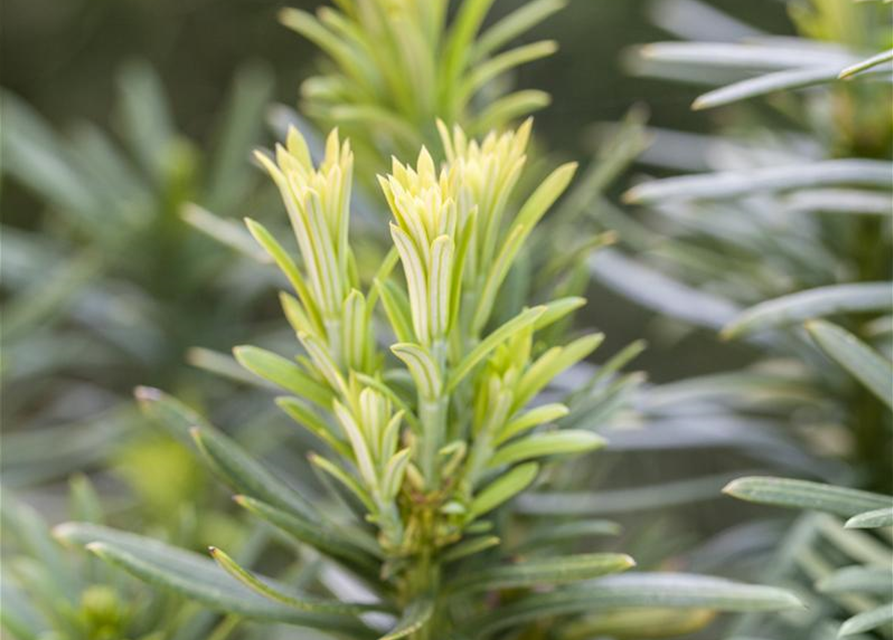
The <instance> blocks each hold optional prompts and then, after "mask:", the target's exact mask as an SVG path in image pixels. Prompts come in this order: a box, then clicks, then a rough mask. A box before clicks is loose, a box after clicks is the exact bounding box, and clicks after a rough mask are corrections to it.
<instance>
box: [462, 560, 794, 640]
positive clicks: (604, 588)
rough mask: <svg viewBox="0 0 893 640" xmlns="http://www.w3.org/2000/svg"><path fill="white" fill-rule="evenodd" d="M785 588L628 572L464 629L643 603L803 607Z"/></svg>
mask: <svg viewBox="0 0 893 640" xmlns="http://www.w3.org/2000/svg"><path fill="white" fill-rule="evenodd" d="M802 606H803V605H802V603H801V602H800V601H799V600H798V599H797V598H796V597H795V596H794V595H793V594H791V593H790V592H789V591H785V590H784V589H779V588H776V587H764V586H756V585H749V584H742V583H739V582H733V581H731V580H725V579H723V578H713V577H710V576H698V575H690V574H677V573H630V574H627V575H621V576H608V577H606V578H601V579H599V580H597V581H594V582H592V583H591V584H587V585H586V586H573V587H566V588H563V589H556V590H555V591H551V592H548V593H537V594H533V595H530V596H527V597H525V598H522V599H520V600H518V601H516V602H514V603H512V604H509V605H507V606H504V607H501V608H499V609H498V610H495V611H493V612H490V613H486V614H483V615H481V616H479V617H477V618H472V619H471V620H469V621H468V623H467V624H466V626H465V627H464V628H465V629H467V630H469V631H470V630H474V632H475V633H476V634H481V635H487V634H493V633H495V632H497V631H500V630H502V629H507V628H511V627H515V626H518V625H520V624H523V623H526V622H529V621H531V620H540V619H543V618H545V617H548V616H559V615H571V614H579V613H592V612H595V611H602V610H605V611H609V610H610V611H613V610H616V609H626V608H636V609H638V608H643V607H662V608H666V607H674V608H675V607H682V608H695V609H714V610H717V611H777V610H783V609H791V608H796V607H802Z"/></svg>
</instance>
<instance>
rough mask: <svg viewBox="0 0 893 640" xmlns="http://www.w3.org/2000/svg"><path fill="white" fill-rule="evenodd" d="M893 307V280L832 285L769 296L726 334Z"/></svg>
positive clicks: (745, 312) (742, 332) (730, 334)
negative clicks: (772, 297) (773, 297)
mask: <svg viewBox="0 0 893 640" xmlns="http://www.w3.org/2000/svg"><path fill="white" fill-rule="evenodd" d="M890 307H893V283H890V282H861V283H854V284H840V285H831V286H827V287H818V288H816V289H808V290H806V291H798V292H797V293H792V294H790V295H786V296H782V297H780V298H775V299H773V300H767V301H766V302H761V303H760V304H758V305H756V306H753V307H751V308H749V309H747V310H745V311H744V312H743V313H742V314H741V315H739V316H738V317H737V318H735V319H734V320H733V321H732V322H731V323H729V324H728V325H726V327H725V328H724V329H723V330H722V335H723V337H726V338H731V337H734V336H738V335H743V334H747V333H751V332H753V331H759V330H761V329H767V328H772V327H777V326H784V325H790V324H794V323H798V322H803V321H804V320H810V319H812V318H821V317H824V316H829V315H835V314H841V313H863V312H868V311H886V310H888V309H890Z"/></svg>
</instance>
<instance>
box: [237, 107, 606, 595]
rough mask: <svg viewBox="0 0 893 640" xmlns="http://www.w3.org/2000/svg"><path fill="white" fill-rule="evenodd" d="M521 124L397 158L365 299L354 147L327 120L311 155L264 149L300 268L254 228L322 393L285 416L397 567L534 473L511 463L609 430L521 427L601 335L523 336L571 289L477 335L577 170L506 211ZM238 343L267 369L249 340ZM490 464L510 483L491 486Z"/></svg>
mask: <svg viewBox="0 0 893 640" xmlns="http://www.w3.org/2000/svg"><path fill="white" fill-rule="evenodd" d="M530 130H531V122H530V121H528V122H526V123H525V124H523V125H522V126H521V127H520V128H519V129H518V130H517V131H513V132H507V133H504V134H501V135H497V134H495V133H491V134H489V135H488V136H487V137H486V138H485V139H484V140H483V141H481V142H478V141H474V140H469V139H468V138H467V136H466V134H465V133H464V131H463V130H462V129H461V128H459V127H455V128H454V129H453V130H452V132H450V131H448V129H447V127H446V126H445V125H443V124H441V125H440V131H441V135H442V140H443V145H444V148H445V149H446V156H447V158H448V160H447V161H446V162H445V163H443V164H442V165H441V166H440V167H438V166H436V164H435V162H434V160H433V158H432V156H431V154H430V153H429V152H428V151H427V150H426V149H424V148H423V149H422V151H421V153H420V154H419V156H418V161H417V163H416V165H415V166H410V165H404V164H402V163H400V162H399V161H397V160H396V159H395V160H394V163H393V169H392V172H391V173H390V174H389V175H387V176H381V177H379V181H380V183H381V187H382V190H383V192H384V195H385V198H386V200H387V202H388V205H389V207H390V209H391V212H392V214H393V219H394V220H393V222H392V223H391V224H390V228H391V237H392V239H393V242H394V247H395V249H396V255H397V256H398V257H399V262H400V264H401V266H402V271H403V275H402V277H397V276H394V275H392V273H391V271H392V269H393V268H394V267H395V266H396V264H395V260H394V259H393V257H391V258H389V259H386V260H385V261H384V264H383V267H382V269H381V270H380V272H379V273H378V274H377V275H376V277H375V278H374V282H373V284H372V287H373V289H372V291H371V292H370V293H369V294H368V295H364V294H363V293H361V289H362V286H363V283H362V282H361V281H360V279H359V277H358V274H356V273H355V271H354V270H353V268H352V264H353V258H352V255H351V253H350V246H349V240H348V235H347V234H348V231H347V222H348V217H349V213H348V209H349V196H350V177H351V173H352V155H351V151H350V145H349V143H348V142H344V143H342V142H340V140H339V138H338V133H337V131H333V132H332V134H331V135H330V136H329V139H328V143H327V145H326V155H325V158H324V160H323V161H322V163H321V164H320V166H319V167H318V168H314V167H313V166H312V163H311V160H310V156H309V153H308V151H307V146H306V144H305V143H304V141H303V139H302V138H301V136H300V134H299V133H298V132H297V131H296V130H292V131H291V132H290V133H289V136H288V141H287V144H286V146H285V147H283V146H279V147H277V149H276V154H275V155H276V161H275V162H274V161H273V160H271V159H269V158H267V157H266V156H264V155H262V154H259V156H258V157H259V159H260V161H261V162H262V163H263V164H264V166H265V167H266V168H267V170H268V171H269V173H270V175H271V176H272V177H273V180H274V181H275V182H276V184H277V186H278V187H279V189H280V191H281V193H282V197H283V200H284V202H285V205H286V209H287V210H288V212H289V218H290V219H291V222H292V227H293V229H294V232H295V236H296V238H297V244H298V247H299V249H300V253H301V258H302V266H301V267H297V266H296V265H295V264H294V263H292V262H290V261H289V260H286V259H285V257H284V256H285V255H286V254H285V253H284V251H282V250H281V247H279V246H278V245H277V244H274V243H275V241H274V240H273V239H272V237H271V236H270V235H269V234H267V233H265V232H264V231H263V229H262V227H260V225H259V224H258V223H256V222H249V226H250V228H251V229H252V230H253V232H254V234H255V236H256V237H257V238H258V239H259V240H261V243H262V244H263V245H264V246H265V247H267V249H268V250H270V251H271V254H272V255H273V256H274V257H275V258H277V260H278V262H279V264H280V266H282V267H283V268H284V270H285V272H286V274H287V275H288V276H289V280H290V281H291V283H292V285H293V286H294V289H295V292H296V293H297V298H293V297H290V296H288V295H287V294H284V295H283V302H284V306H285V309H286V314H287V315H288V317H289V320H290V321H291V323H292V325H293V326H294V328H295V331H296V333H297V336H298V339H299V341H300V342H301V344H302V346H303V347H304V350H305V352H306V354H307V355H306V357H301V358H299V363H300V364H299V365H298V367H299V369H300V372H301V375H302V376H306V377H307V378H308V379H310V380H312V383H313V385H314V386H315V387H316V388H318V389H319V398H318V399H317V400H316V401H315V404H316V405H317V406H316V408H312V407H310V406H304V405H299V404H296V403H300V402H301V401H300V400H298V399H294V398H293V399H289V400H288V401H286V406H287V407H291V409H292V410H291V411H290V413H292V414H293V415H295V412H296V410H295V408H296V407H297V406H300V407H301V408H300V409H298V410H297V411H299V412H300V415H301V416H302V417H303V418H304V419H302V422H312V423H313V424H314V425H315V426H314V427H313V430H314V432H316V433H317V434H319V435H321V437H322V438H323V439H324V440H325V441H326V442H328V443H329V444H330V445H331V446H332V448H333V449H334V450H335V452H337V453H338V454H339V455H338V456H337V457H336V458H334V459H332V460H329V459H326V458H322V457H319V456H316V457H313V458H312V460H313V462H314V464H316V465H317V466H318V467H319V468H320V469H321V470H323V471H324V472H326V473H328V474H330V475H331V476H333V478H334V479H335V480H337V481H338V482H340V483H341V484H343V485H344V487H345V488H346V489H347V490H348V491H349V492H351V493H352V494H353V495H354V496H355V497H356V498H357V500H358V501H359V502H360V503H361V504H362V505H363V506H364V507H365V509H366V510H367V511H368V514H367V517H368V519H369V520H370V521H372V522H375V523H376V524H377V525H378V527H379V530H380V535H379V542H380V544H381V545H382V548H383V550H384V553H385V559H386V561H388V562H390V563H396V562H398V561H401V562H402V561H403V560H404V559H406V558H413V556H415V555H417V554H425V555H427V556H431V555H432V554H437V553H438V552H439V550H441V549H443V548H445V547H448V546H449V545H451V544H454V543H456V542H458V541H459V540H460V539H461V538H462V537H463V533H464V531H465V529H466V528H467V527H468V526H470V525H471V524H472V523H473V522H474V521H475V520H476V519H477V518H479V517H480V516H482V515H484V514H485V513H486V512H488V511H489V510H491V509H493V508H494V507H496V506H498V505H499V504H500V503H501V502H503V501H505V500H507V499H508V498H510V497H511V496H512V495H514V494H515V493H517V492H518V491H520V490H522V489H523V488H524V487H525V486H526V485H527V484H529V483H530V482H531V481H532V480H533V478H534V476H535V469H536V466H535V464H532V466H528V465H522V466H520V467H515V468H512V467H511V465H513V464H515V463H518V462H526V461H528V460H531V459H535V458H539V457H542V456H544V455H550V454H559V453H574V452H580V451H586V450H590V449H592V448H595V447H597V446H599V445H600V444H601V442H602V441H601V439H600V438H599V437H597V436H595V435H594V434H591V433H589V432H583V431H570V430H569V431H564V432H561V433H542V434H534V435H530V432H531V431H532V430H533V429H534V428H535V427H537V426H539V425H541V424H542V423H543V422H544V421H546V420H549V419H554V418H555V417H557V416H560V415H562V414H563V413H564V412H566V408H564V407H563V405H552V406H551V408H550V410H549V411H546V412H544V411H543V410H542V408H540V409H538V410H536V411H535V412H529V411H527V409H526V407H527V404H528V403H529V402H530V400H532V399H533V397H534V396H535V395H536V393H537V392H538V391H539V390H540V389H541V388H542V387H543V386H545V385H546V384H548V382H549V381H550V380H551V378H552V377H554V376H555V375H557V374H558V373H560V372H561V371H562V370H563V369H565V368H567V367H569V366H571V365H573V364H574V363H575V362H577V361H579V360H581V359H583V358H585V357H586V356H587V355H588V354H589V353H590V352H591V351H592V350H593V349H594V348H595V347H596V346H597V344H598V342H599V338H598V337H588V338H583V339H581V340H578V341H576V342H573V343H572V344H571V345H568V346H567V347H554V348H552V349H550V350H547V351H545V353H543V354H542V355H539V352H540V351H541V349H539V348H535V346H534V341H533V338H534V333H535V331H536V329H537V328H542V327H545V326H546V325H548V324H549V323H551V322H553V321H554V320H556V319H558V318H559V317H561V316H563V315H565V314H567V313H569V312H570V311H572V310H573V309H575V308H576V307H578V306H580V304H582V300H580V299H570V300H559V301H556V302H554V303H552V304H551V305H544V306H539V307H534V308H531V309H526V310H524V311H523V312H522V313H520V314H519V315H518V316H516V317H515V318H514V319H512V320H510V321H508V322H507V323H505V324H503V325H502V326H500V327H498V328H496V329H495V330H493V331H492V332H490V333H487V329H488V320H489V318H490V313H491V310H492V306H493V302H494V299H495V295H496V293H497V292H498V291H499V288H500V286H501V284H502V282H503V280H504V279H505V277H506V275H507V273H508V270H509V268H510V266H511V264H512V261H513V259H514V258H515V256H516V255H517V252H518V250H519V249H520V246H521V244H522V243H523V240H524V238H526V237H527V235H528V234H529V232H530V229H532V228H533V226H534V225H535V224H536V222H537V221H538V219H539V218H540V217H541V216H542V215H543V214H544V213H545V211H546V210H547V209H548V207H549V205H550V204H551V203H552V202H554V200H555V199H557V198H558V196H559V195H560V194H561V193H562V191H563V190H564V189H565V187H566V186H567V184H568V182H569V180H570V177H571V176H572V174H573V169H574V165H566V166H563V167H560V168H559V169H557V170H556V171H555V173H553V175H552V176H550V177H549V178H548V179H547V180H546V181H545V182H544V183H543V185H542V187H541V188H540V189H539V190H537V191H536V192H535V193H534V194H533V196H531V198H530V199H529V200H528V201H527V203H526V204H525V205H523V206H522V207H521V208H520V210H519V211H517V212H512V214H509V213H508V212H507V203H508V202H509V197H510V196H511V193H512V190H513V188H514V186H515V183H516V182H517V179H518V176H519V174H520V172H521V170H522V168H523V165H524V160H525V155H524V154H525V149H526V146H527V142H528V139H529V136H530ZM393 255H394V253H393V251H392V253H391V256H393ZM378 302H381V306H382V307H383V309H384V312H385V313H384V316H385V317H386V318H387V320H388V322H389V324H390V328H391V331H390V333H391V334H393V336H394V340H395V341H394V342H393V343H392V344H390V346H389V349H388V351H390V352H391V354H393V355H394V356H396V358H398V359H399V360H400V361H402V363H403V364H404V365H405V369H403V370H401V369H400V368H397V367H394V365H395V364H396V361H395V360H390V359H388V358H387V357H386V354H387V352H386V351H385V349H383V348H382V346H381V345H380V344H377V343H376V341H375V340H374V339H373V334H372V331H371V326H372V324H373V316H374V310H375V307H376V305H377V303H378ZM237 355H238V356H239V358H240V360H241V361H242V362H243V364H245V365H246V366H247V367H248V368H250V369H252V370H254V371H255V372H257V373H259V374H261V375H264V374H265V373H268V371H265V370H264V367H263V366H262V365H259V364H258V360H257V358H256V355H257V352H256V350H250V349H241V350H238V351H237ZM407 372H408V375H409V378H410V379H411V383H412V385H411V388H407V386H406V384H405V383H406V382H407V381H406V380H405V377H404V379H403V383H402V384H401V383H399V382H396V381H397V380H398V379H400V377H401V375H402V374H406V373H407ZM268 377H269V376H268ZM304 400H310V401H311V402H313V401H314V398H311V397H307V396H305V397H304ZM310 416H312V417H310ZM506 472H508V473H507V474H506ZM499 475H502V481H503V482H504V481H505V479H506V478H509V479H510V480H512V483H511V484H509V485H504V484H499V483H498V482H492V480H493V478H494V477H498V476H499ZM428 561H429V559H428V560H426V562H428ZM407 566H412V565H411V563H410V565H407ZM394 571H397V570H396V569H394ZM388 573H391V570H389V571H388ZM397 573H398V576H399V571H397ZM426 579H434V578H431V577H429V578H426Z"/></svg>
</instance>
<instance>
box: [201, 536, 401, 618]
mask: <svg viewBox="0 0 893 640" xmlns="http://www.w3.org/2000/svg"><path fill="white" fill-rule="evenodd" d="M209 551H210V553H211V557H212V558H214V561H215V562H216V563H217V564H218V566H220V567H221V568H222V569H223V570H224V571H226V572H227V573H228V574H229V575H231V576H232V577H233V578H235V579H236V580H238V581H239V582H240V583H241V584H243V585H245V586H246V587H248V588H249V589H251V590H252V591H254V592H255V593H257V594H259V595H261V596H263V597H264V598H267V599H269V600H272V601H274V602H280V603H282V604H284V605H286V606H288V607H292V608H294V609H298V610H299V611H307V612H310V613H334V614H348V615H358V614H361V613H365V612H368V611H387V607H383V606H382V605H376V604H364V603H359V602H341V601H339V600H320V599H317V598H309V597H307V596H298V595H295V594H292V593H290V592H289V591H287V590H286V589H284V588H282V587H279V586H277V585H275V584H274V583H272V581H270V580H269V579H266V578H261V577H258V576H256V575H254V574H253V573H251V572H250V571H248V570H247V569H245V568H244V567H242V566H240V565H239V563H237V562H236V561H235V560H233V559H232V558H230V557H229V556H228V555H227V554H226V553H225V552H223V551H221V550H220V549H218V548H216V547H211V548H210V550H209Z"/></svg>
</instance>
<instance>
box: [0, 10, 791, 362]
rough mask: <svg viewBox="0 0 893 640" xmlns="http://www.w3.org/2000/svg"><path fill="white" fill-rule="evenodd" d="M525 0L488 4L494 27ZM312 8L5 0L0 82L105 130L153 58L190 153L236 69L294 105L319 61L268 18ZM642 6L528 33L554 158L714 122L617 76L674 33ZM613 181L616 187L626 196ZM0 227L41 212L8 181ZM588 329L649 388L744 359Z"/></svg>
mask: <svg viewBox="0 0 893 640" xmlns="http://www.w3.org/2000/svg"><path fill="white" fill-rule="evenodd" d="M522 1H523V0H497V1H496V3H495V9H494V11H493V12H492V14H491V16H490V19H491V20H492V19H494V18H496V17H498V15H499V14H501V13H505V12H507V11H510V10H511V9H513V8H514V7H516V6H518V5H520V4H521V3H522ZM320 4H324V3H320V2H318V1H308V0H300V1H298V0H295V1H293V2H290V3H281V2H271V1H269V0H64V1H62V2H59V1H58V0H6V2H4V3H2V7H3V16H2V29H3V34H2V35H3V37H2V44H0V48H2V50H0V64H2V70H0V72H2V84H3V86H4V87H5V88H7V89H11V90H12V91H14V92H15V93H17V94H19V95H20V96H22V97H23V98H25V99H26V100H27V101H28V102H30V103H31V104H32V105H34V106H35V107H36V108H37V109H38V111H40V112H41V113H42V114H43V115H44V116H46V117H47V118H48V119H49V120H50V121H51V122H53V123H54V124H55V125H56V126H58V127H60V128H62V129H63V130H64V128H65V127H66V126H70V125H72V124H74V123H76V122H77V121H79V120H83V119H89V120H92V121H93V122H96V123H98V124H100V125H101V126H102V127H103V128H105V129H110V130H114V129H115V122H114V119H115V118H114V110H113V108H112V107H113V104H114V100H115V74H116V73H117V71H118V69H119V68H120V66H121V64H122V63H123V62H125V61H127V60H129V59H133V58H142V59H147V60H149V61H150V62H151V63H152V64H153V65H154V66H155V67H156V68H157V69H158V70H159V71H160V73H161V76H162V78H163V80H164V84H165V87H166V89H167V91H168V94H169V96H170V100H171V103H172V104H171V107H172V109H173V111H174V113H175V116H176V122H177V125H178V127H179V129H180V130H181V131H182V132H184V133H186V134H188V135H189V136H190V137H192V138H193V139H195V140H197V141H198V142H199V143H203V142H206V141H207V140H208V139H209V137H210V136H211V135H212V134H213V126H214V123H215V122H216V121H217V116H218V115H219V112H220V109H221V107H222V104H223V98H224V95H225V93H226V91H227V87H228V85H229V81H230V79H231V77H232V75H233V73H234V71H235V69H236V68H237V67H238V65H239V64H240V63H242V62H244V61H246V60H249V59H251V60H260V61H263V62H265V63H266V64H268V65H269V66H270V68H271V69H272V70H273V72H274V74H275V78H276V96H277V98H278V99H279V100H280V101H282V102H284V103H287V104H291V105H294V104H295V103H296V101H297V94H298V86H299V84H300V82H301V80H302V79H303V78H305V77H306V76H307V75H308V74H309V73H310V72H311V71H312V67H313V63H314V60H315V58H316V51H315V50H314V48H313V47H312V46H311V45H310V44H309V43H308V42H307V41H305V40H303V39H302V38H300V37H299V36H297V35H296V34H294V33H292V32H290V31H289V30H287V29H285V28H284V27H282V26H281V25H280V24H279V23H278V22H277V20H276V13H277V11H278V10H279V9H280V8H281V7H283V6H299V7H303V8H305V9H312V8H314V7H316V6H319V5H320ZM711 4H713V5H716V6H718V7H721V8H723V9H724V10H726V11H728V12H730V13H732V14H733V15H736V16H738V17H740V18H742V19H745V20H747V21H749V22H751V23H754V24H757V25H759V26H761V27H763V28H765V29H767V30H770V31H773V32H775V33H780V34H783V33H788V32H789V30H790V24H789V23H788V20H787V17H786V15H785V9H784V5H783V3H781V2H778V1H777V0H752V1H751V2H741V1H740V0H738V1H735V0H724V1H718V0H713V2H711ZM650 6H651V5H650V2H647V1H645V0H571V2H570V4H569V6H568V8H566V9H565V10H564V11H563V12H561V13H560V14H558V15H557V16H554V17H552V18H551V19H550V20H548V21H547V22H546V23H544V24H543V25H541V26H540V27H539V28H538V29H537V30H536V31H535V32H532V33H530V34H528V35H527V36H526V38H527V39H528V40H533V39H540V38H543V37H550V38H555V39H556V40H558V41H559V43H560V45H561V49H560V51H559V53H558V54H557V55H555V56H553V57H551V58H548V59H546V60H543V61H539V62H537V63H534V64H532V65H528V66H527V67H524V68H523V69H522V71H521V72H520V74H519V76H518V78H517V80H518V84H519V85H520V86H522V87H533V88H540V89H544V90H546V91H548V92H550V93H551V94H552V96H553V104H552V106H551V107H550V108H549V109H547V110H546V111H544V112H542V113H540V114H538V116H537V131H538V133H539V134H540V137H541V139H542V140H545V141H547V143H548V144H549V145H550V147H552V148H553V149H554V150H555V151H557V152H558V153H560V154H562V155H565V156H567V157H570V158H577V159H583V160H584V161H585V159H586V158H587V157H588V156H589V155H590V154H591V152H592V149H591V148H588V147H589V146H590V145H591V136H589V135H586V134H587V132H588V131H589V130H590V129H591V127H592V125H593V124H594V123H598V122H606V121H615V120H617V119H619V118H621V117H622V116H623V114H624V113H625V112H626V110H627V109H629V107H630V106H631V105H633V104H635V103H645V104H646V105H648V107H649V109H650V112H651V122H652V123H653V124H654V125H656V126H662V127H673V128H680V129H686V130H706V129H707V128H708V127H709V125H710V118H711V117H721V114H720V116H710V115H705V114H698V113H693V112H691V111H690V110H689V108H688V106H689V104H690V103H691V100H692V98H693V97H694V96H695V95H696V94H697V90H696V88H687V87H684V86H682V85H679V84H670V83H663V82H659V81H654V80H647V79H642V78H635V77H631V76H630V75H629V74H628V73H627V72H626V70H625V69H624V68H623V64H622V57H623V52H624V51H625V50H626V49H627V48H628V47H630V46H632V45H634V44H638V43H644V42H649V41H655V40H662V39H671V38H672V36H670V35H669V34H666V33H664V32H662V31H661V30H660V29H658V28H656V27H654V26H653V25H652V24H651V23H650V21H649V18H648V12H649V7H650ZM622 186H623V182H621V184H619V185H618V186H617V189H618V190H619V189H620V188H622ZM3 187H4V188H3V189H2V194H3V199H4V202H3V215H4V217H5V218H6V219H7V222H13V223H14V224H23V225H26V226H27V225H28V224H29V221H33V220H34V219H35V218H34V216H36V215H37V213H36V212H37V211H39V208H38V205H37V203H35V202H33V201H32V200H31V199H30V197H29V196H28V194H24V193H22V192H20V191H19V190H18V189H16V188H15V186H14V185H8V184H5V185H3ZM590 300H591V302H590V306H589V311H588V313H589V314H590V317H589V318H588V321H589V323H590V324H594V325H597V326H598V327H599V328H601V329H604V330H605V331H606V332H607V334H608V336H609V340H608V342H607V344H606V345H605V348H604V349H603V350H602V351H601V352H600V353H601V354H602V355H603V356H604V355H606V354H609V353H610V352H612V351H614V350H616V349H617V348H619V347H621V346H622V345H623V344H625V343H627V342H628V341H630V340H633V339H636V338H638V337H646V338H649V339H651V342H652V348H651V349H650V350H649V351H648V352H647V353H646V355H645V356H644V357H643V358H642V359H641V360H640V361H639V366H641V367H643V368H645V369H646V370H648V371H649V373H650V374H651V375H652V376H653V377H654V378H656V379H670V378H674V377H676V376H677V375H679V374H681V373H682V372H685V373H686V374H688V375H691V374H694V373H699V372H706V371H713V370H717V369H721V368H725V367H726V366H730V365H734V364H737V363H739V362H741V361H742V359H746V358H747V356H748V354H747V353H745V352H744V351H742V350H741V348H740V347H729V346H726V345H720V344H718V343H717V341H716V339H715V338H714V337H713V336H711V335H707V334H704V333H700V334H697V333H696V334H694V335H691V336H688V337H686V338H684V339H683V340H682V341H681V342H675V343H674V344H672V345H671V344H662V343H661V339H660V333H659V332H656V331H654V328H655V317H654V316H653V314H651V313H650V312H646V311H643V310H641V309H639V308H636V307H635V306H633V305H631V304H630V303H628V302H626V301H625V300H622V299H620V298H618V297H617V296H614V295H612V294H610V293H608V292H605V291H602V290H599V289H596V290H595V291H593V292H592V294H591V296H590Z"/></svg>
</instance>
